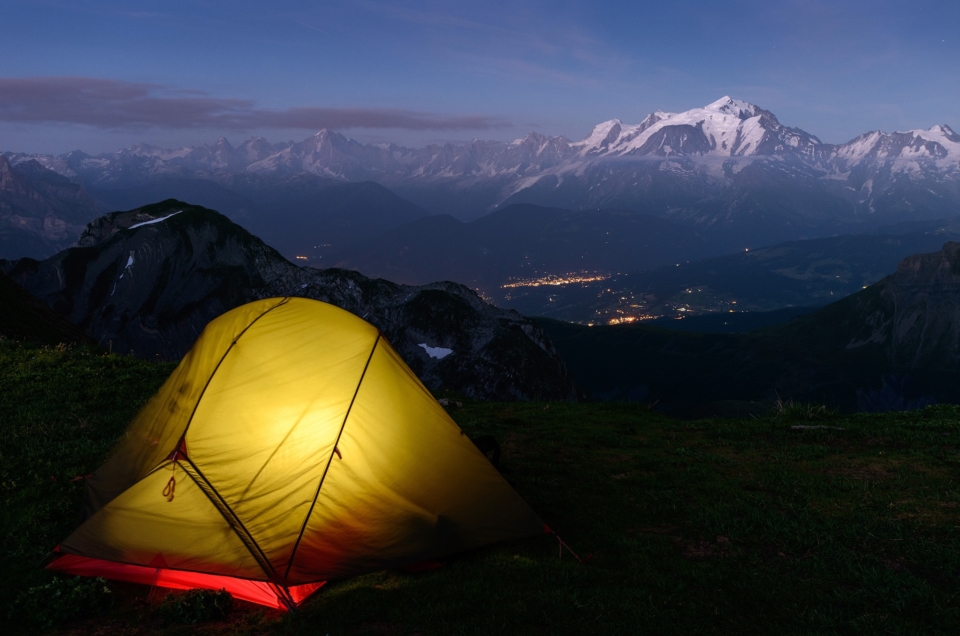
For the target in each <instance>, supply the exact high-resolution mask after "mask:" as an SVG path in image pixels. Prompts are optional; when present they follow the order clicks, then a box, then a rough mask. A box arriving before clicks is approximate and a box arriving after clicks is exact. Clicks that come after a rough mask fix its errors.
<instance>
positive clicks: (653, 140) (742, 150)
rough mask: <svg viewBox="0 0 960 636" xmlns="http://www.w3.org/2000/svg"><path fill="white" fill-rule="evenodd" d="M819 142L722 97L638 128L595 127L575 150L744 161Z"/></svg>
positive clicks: (614, 122)
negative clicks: (712, 156)
mask: <svg viewBox="0 0 960 636" xmlns="http://www.w3.org/2000/svg"><path fill="white" fill-rule="evenodd" d="M818 144H819V142H818V141H817V139H816V138H815V137H813V136H811V135H808V134H806V133H804V132H802V131H798V130H791V129H787V128H784V127H783V126H781V125H780V123H779V122H778V121H777V120H776V118H774V117H773V116H772V115H769V114H768V113H766V111H763V110H762V109H761V108H759V107H758V106H755V105H753V104H751V103H749V102H745V101H743V100H739V99H733V98H732V97H729V96H724V97H722V98H720V99H718V100H717V101H715V102H713V103H712V104H708V105H706V106H703V107H701V108H694V109H691V110H688V111H684V112H682V113H666V112H663V111H657V112H655V113H652V114H650V115H647V117H646V118H644V120H643V121H642V122H641V123H639V124H624V123H623V122H621V121H620V120H619V119H611V120H609V121H605V122H603V123H601V124H597V125H596V126H594V128H593V131H592V132H591V133H590V134H589V135H588V136H587V137H586V138H584V139H583V140H582V141H579V142H577V143H575V144H571V146H573V147H576V148H577V149H578V150H579V154H580V156H584V157H586V156H588V155H590V156H595V155H608V156H624V155H656V156H672V155H716V156H727V157H730V156H745V155H756V154H765V153H771V154H777V153H780V152H788V153H789V152H801V153H807V152H810V147H811V146H813V145H818Z"/></svg>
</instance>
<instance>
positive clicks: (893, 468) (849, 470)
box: [823, 461, 900, 481]
mask: <svg viewBox="0 0 960 636" xmlns="http://www.w3.org/2000/svg"><path fill="white" fill-rule="evenodd" d="M899 467H900V462H888V463H879V462H873V463H869V464H867V463H864V462H857V461H854V462H851V463H849V464H847V465H841V466H832V467H830V468H827V469H826V470H824V471H823V474H824V475H827V476H828V477H843V478H844V479H855V480H861V481H882V480H884V479H889V478H890V477H893V476H894V475H895V474H896V472H897V469H898V468H899Z"/></svg>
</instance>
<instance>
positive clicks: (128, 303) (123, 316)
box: [0, 200, 575, 399]
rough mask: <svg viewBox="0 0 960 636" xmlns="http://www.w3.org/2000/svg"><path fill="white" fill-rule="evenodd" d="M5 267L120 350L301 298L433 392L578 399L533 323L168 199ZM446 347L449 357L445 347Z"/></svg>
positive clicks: (157, 350)
mask: <svg viewBox="0 0 960 636" xmlns="http://www.w3.org/2000/svg"><path fill="white" fill-rule="evenodd" d="M0 269H2V270H3V271H4V272H5V273H6V274H8V275H9V276H10V277H11V278H12V279H13V280H15V281H16V282H17V283H19V284H20V285H21V286H23V287H24V288H25V289H27V290H28V291H29V292H31V293H33V294H34V295H35V296H37V297H38V298H40V299H41V300H43V301H44V302H45V303H46V304H47V305H49V306H50V307H51V308H53V309H54V311H56V312H57V313H59V314H60V315H62V316H65V317H66V318H68V319H69V320H70V321H71V322H72V323H74V324H76V325H78V326H79V327H81V328H82V329H84V331H86V333H88V334H89V335H90V336H91V337H92V338H93V339H94V340H96V341H97V342H99V343H101V345H103V346H105V347H109V348H112V349H113V350H114V351H120V352H131V353H133V354H135V355H138V356H140V357H145V358H159V359H178V358H179V357H180V356H182V355H183V354H184V353H185V352H186V351H187V350H189V348H190V346H191V345H192V344H193V342H194V340H195V339H196V337H197V336H198V335H199V333H200V331H201V330H202V329H203V327H204V326H205V325H206V324H207V323H208V322H209V321H210V320H212V319H213V318H215V317H216V316H218V315H220V314H222V313H223V312H225V311H228V310H229V309H232V308H233V307H236V306H238V305H241V304H243V303H246V302H250V301H252V300H256V299H260V298H268V297H274V296H302V297H306V298H313V299H316V300H321V301H324V302H329V303H331V304H334V305H337V306H338V307H341V308H343V309H346V310H348V311H350V312H352V313H354V314H356V315H358V316H361V317H362V318H364V319H366V320H367V321H369V322H371V323H372V324H374V325H375V326H377V327H378V328H379V329H380V330H381V331H382V332H383V333H384V335H385V336H386V338H387V339H388V340H389V341H390V343H391V344H392V345H393V346H394V348H396V349H397V351H398V353H400V355H401V356H402V357H403V358H404V360H405V361H406V362H407V364H408V365H410V367H411V368H412V369H413V370H414V372H415V373H417V375H418V376H419V377H420V379H421V380H422V381H423V382H424V384H426V385H427V386H428V387H430V388H431V389H440V390H454V391H459V392H462V393H464V394H466V395H469V396H472V397H477V398H482V399H573V398H574V397H575V393H574V390H573V386H572V382H571V381H570V379H569V376H568V375H567V372H566V369H565V367H564V364H563V362H562V361H561V359H560V357H559V355H558V354H557V353H556V350H555V349H554V348H553V345H552V344H551V342H550V340H549V338H548V337H547V336H546V334H545V333H544V332H543V330H542V329H541V328H540V327H539V326H538V325H537V324H536V323H534V322H533V321H531V320H529V319H527V318H525V317H523V316H521V315H520V314H518V313H516V312H513V311H507V310H502V309H498V308H496V307H493V306H491V305H488V304H486V303H485V302H483V301H482V300H481V299H480V298H478V297H477V295H476V294H475V293H474V292H472V291H471V290H469V289H467V288H466V287H463V286H462V285H457V284H455V283H448V282H441V283H434V284H431V285H423V286H419V287H412V286H405V285H397V284H394V283H391V282H388V281H385V280H381V279H376V280H372V279H369V278H366V277H364V276H362V275H360V274H358V273H356V272H349V271H345V270H336V269H328V270H317V269H313V268H300V267H297V266H295V265H293V264H292V263H290V262H289V261H287V260H286V259H284V258H283V257H282V256H281V255H280V254H279V253H277V252H276V251H275V250H273V249H272V248H271V247H269V246H267V245H266V244H264V243H263V242H262V241H261V240H259V239H258V238H256V237H254V236H253V235H251V234H249V233H248V232H247V231H246V230H244V229H243V228H241V227H240V226H238V225H236V224H234V223H232V222H231V221H229V220H228V219H227V218H226V217H224V216H222V215H220V214H218V213H217V212H214V211H212V210H208V209H205V208H200V207H197V206H191V205H189V204H185V203H182V202H180V201H175V200H169V201H164V202H162V203H159V204H155V205H151V206H147V207H144V208H140V209H137V210H132V211H129V212H116V213H112V214H108V215H106V216H104V217H101V218H98V219H97V220H95V221H94V222H92V223H90V224H89V225H88V226H87V228H86V229H85V230H84V232H83V233H82V235H81V237H80V239H79V241H78V244H77V247H74V248H70V249H67V250H64V251H62V252H60V253H58V254H56V255H55V256H53V257H51V258H49V259H47V260H44V261H36V260H33V259H20V260H18V261H0ZM446 350H449V351H450V352H449V353H446Z"/></svg>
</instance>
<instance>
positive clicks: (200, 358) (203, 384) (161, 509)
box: [48, 298, 545, 607]
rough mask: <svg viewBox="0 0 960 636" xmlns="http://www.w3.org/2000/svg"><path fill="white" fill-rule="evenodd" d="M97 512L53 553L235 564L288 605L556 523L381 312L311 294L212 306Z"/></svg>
mask: <svg viewBox="0 0 960 636" xmlns="http://www.w3.org/2000/svg"><path fill="white" fill-rule="evenodd" d="M84 515H85V520H84V522H83V523H82V524H81V526H80V527H79V528H78V529H77V530H76V531H75V532H74V533H73V534H71V535H70V536H69V537H67V539H65V540H64V541H63V543H62V544H61V545H60V546H59V556H58V557H57V558H56V559H55V560H54V561H53V562H52V563H51V564H50V565H49V566H48V567H50V568H53V569H60V570H64V571H77V568H79V567H81V565H78V564H80V563H83V564H86V565H83V566H82V567H85V568H87V569H91V568H92V569H97V568H99V570H98V571H102V572H105V573H104V574H99V575H102V576H109V577H111V578H120V579H125V580H136V581H138V582H144V581H145V580H146V579H145V578H144V577H146V574H144V572H143V571H141V569H142V568H146V569H147V570H149V572H152V573H153V574H151V575H150V576H152V577H153V578H152V579H150V580H151V581H153V583H152V584H155V585H166V584H167V583H168V582H169V583H170V584H171V586H173V587H177V586H179V585H185V584H186V583H184V581H188V582H191V586H193V587H211V586H215V587H216V588H217V589H219V588H220V587H227V586H225V585H223V581H224V580H225V579H231V581H235V583H232V584H231V585H233V587H235V588H236V589H238V590H239V591H238V593H237V594H235V596H237V597H238V598H245V599H246V600H252V601H253V602H264V600H263V599H267V601H268V602H264V604H267V605H272V606H282V607H290V606H292V605H295V604H296V603H298V602H301V601H302V600H303V598H305V597H306V595H305V594H303V591H304V590H306V589H308V587H305V586H311V585H312V586H315V587H314V588H309V589H311V590H312V589H316V587H318V586H319V585H320V584H322V582H324V581H327V580H329V579H333V578H343V577H348V576H353V575H357V574H362V573H366V572H371V571H376V570H380V569H384V568H392V567H404V566H409V565H412V564H416V563H420V562H424V561H429V560H433V559H437V558H439V557H443V556H446V555H449V554H452V553H455V552H458V551H461V550H465V549H469V548H475V547H479V546H482V545H486V544H489V543H492V542H496V541H501V540H505V539H513V538H520V537H526V536H534V535H538V534H542V533H543V532H544V528H545V526H544V524H543V522H542V521H541V520H540V519H539V518H538V517H537V515H536V514H535V513H534V512H533V511H532V510H531V509H530V507H529V506H528V505H527V504H526V503H525V502H524V501H523V500H522V499H521V498H520V496H519V495H518V494H517V493H516V492H515V491H514V490H513V489H512V488H511V487H510V486H509V484H507V482H506V481H505V480H504V479H503V477H502V476H501V475H500V474H499V473H498V472H497V471H496V470H495V469H494V468H493V466H491V465H490V463H489V462H488V461H487V460H486V458H485V457H484V456H483V455H482V454H481V453H480V452H479V451H478V450H477V448H476V447H475V446H474V445H473V443H472V442H471V441H470V440H469V438H467V436H466V435H464V434H463V432H462V431H461V430H460V429H459V427H458V426H457V425H456V424H455V423H454V422H453V420H451V419H450V417H449V416H448V415H447V413H446V412H445V411H444V409H443V408H442V407H441V406H440V405H439V404H438V403H437V401H436V400H435V399H434V398H433V396H432V395H431V394H430V392H429V391H428V390H427V389H426V388H425V387H424V386H423V384H422V383H421V382H420V381H419V380H418V379H417V377H416V376H415V375H414V374H413V372H412V371H411V370H410V369H409V367H407V365H406V364H405V363H404V362H403V360H402V359H401V358H400V356H399V355H398V354H397V353H396V352H395V351H394V350H393V348H392V347H391V346H390V344H389V343H388V342H387V341H386V340H385V339H384V338H383V337H382V336H381V334H380V333H379V332H378V330H377V329H376V328H375V327H373V326H372V325H370V324H368V323H367V322H365V321H363V320H361V319H360V318H358V317H356V316H354V315H352V314H350V313H349V312H346V311H344V310H342V309H339V308H336V307H334V306H332V305H328V304H325V303H321V302H318V301H313V300H308V299H303V298H282V299H281V298H272V299H266V300H261V301H257V302H254V303H250V304H248V305H244V306H242V307H239V308H237V309H234V310H232V311H230V312H227V313H226V314H224V315H222V316H220V317H219V318H217V319H216V320H214V321H212V322H211V323H210V324H209V325H208V326H207V328H206V329H205V330H204V331H203V333H202V334H201V335H200V337H199V339H198V340H197V342H196V344H195V345H194V347H193V348H192V349H191V351H190V352H189V353H188V354H187V355H186V356H185V357H184V359H183V360H182V361H181V363H180V365H179V366H178V367H177V369H176V370H175V371H174V372H173V374H172V375H171V376H170V378H169V379H168V380H167V381H166V382H165V383H164V385H163V386H162V387H161V388H160V390H159V391H158V393H157V394H156V395H155V396H154V397H153V399H151V401H150V402H149V403H148V404H147V405H146V406H145V407H144V409H143V410H142V411H141V412H140V413H139V414H138V415H137V417H136V418H135V419H134V421H133V423H132V424H131V426H130V427H129V429H128V431H127V433H126V434H125V436H124V437H123V439H122V440H121V442H120V443H119V444H118V446H117V448H116V450H115V451H114V453H113V455H112V456H111V457H110V458H109V459H108V460H107V461H106V463H104V465H103V466H102V467H101V468H100V469H98V470H97V471H96V472H95V473H94V474H93V475H92V476H91V478H90V479H88V481H87V493H86V498H85V503H84ZM67 557H69V559H67ZM80 558H82V559H84V560H83V561H82V562H81V561H77V560H76V559H80ZM65 559H67V560H65ZM111 563H112V564H114V565H109V566H107V565H103V564H111ZM91 564H100V565H96V567H94V566H93V565H91ZM121 565H122V566H123V567H120V566H121ZM131 568H132V569H131ZM71 569H72V570H71ZM191 577H192V578H191ZM147 578H149V577H147ZM251 586H252V587H251ZM227 589H228V590H231V588H230V587H227ZM244 590H245V591H244ZM251 590H253V591H251ZM257 590H259V591H257ZM293 590H300V591H301V593H299V594H294V592H293ZM231 593H232V590H231ZM241 594H245V595H246V596H241ZM264 595H266V596H264ZM257 598H260V599H261V600H256V599H257Z"/></svg>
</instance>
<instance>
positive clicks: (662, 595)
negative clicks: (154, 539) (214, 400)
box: [0, 343, 960, 634]
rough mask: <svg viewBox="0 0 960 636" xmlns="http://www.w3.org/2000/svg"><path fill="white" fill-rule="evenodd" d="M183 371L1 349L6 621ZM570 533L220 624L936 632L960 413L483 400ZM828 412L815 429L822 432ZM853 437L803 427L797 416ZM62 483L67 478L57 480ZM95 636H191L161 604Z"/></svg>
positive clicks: (943, 600)
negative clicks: (705, 411)
mask: <svg viewBox="0 0 960 636" xmlns="http://www.w3.org/2000/svg"><path fill="white" fill-rule="evenodd" d="M168 371H169V366H166V367H162V366H160V367H158V366H154V365H151V364H149V363H145V362H141V361H136V360H132V359H128V358H122V357H118V356H103V355H101V354H94V353H85V352H83V351H66V352H58V351H56V350H44V349H28V348H23V347H20V346H14V345H11V344H9V343H0V386H2V387H3V391H2V392H0V413H2V415H0V418H2V419H0V426H2V430H3V432H4V435H3V436H2V437H0V460H2V461H0V471H2V479H0V482H2V490H0V492H2V496H3V505H4V510H5V514H4V515H3V516H0V524H2V525H0V527H2V533H3V537H4V558H3V563H4V566H3V567H4V574H5V575H6V576H3V577H0V585H2V586H3V588H2V590H0V603H2V604H3V607H0V612H2V614H0V620H2V619H3V617H4V616H5V615H6V612H7V610H8V608H9V607H10V605H11V603H12V602H13V601H14V599H15V598H16V596H17V594H18V593H19V592H20V591H21V590H23V589H25V588H27V587H29V586H31V585H36V584H38V583H39V582H43V581H45V580H48V579H49V578H50V577H51V575H50V574H48V573H46V572H44V571H40V570H38V569H37V568H36V563H37V562H38V561H39V559H40V558H41V557H42V556H43V554H44V553H45V552H46V550H48V549H49V548H50V547H51V546H52V545H54V544H55V543H56V541H57V540H58V539H59V538H61V537H62V536H64V535H65V534H66V533H67V532H69V530H70V529H71V527H72V525H73V521H74V518H75V515H76V511H77V510H78V507H79V501H80V495H81V490H82V487H81V485H80V482H75V483H72V482H70V481H69V480H70V479H71V478H73V477H74V476H76V475H81V474H85V473H86V472H89V471H90V470H92V469H93V468H95V467H96V465H97V464H98V463H99V462H100V461H101V460H102V458H103V456H104V455H105V454H106V452H107V450H108V446H109V443H110V440H112V439H113V438H114V437H115V436H116V435H117V434H118V433H119V432H120V431H121V430H122V428H123V423H124V422H125V421H127V420H128V419H129V418H130V417H131V416H132V414H133V413H134V411H135V410H136V408H137V407H138V405H140V404H142V403H143V402H144V401H145V399H146V398H147V397H148V396H149V395H150V394H151V392H152V391H153V390H154V389H155V388H156V387H157V386H158V385H159V383H160V382H161V381H162V379H163V377H164V376H165V374H166V373H167V372H168ZM452 414H453V416H454V418H455V419H456V420H457V421H458V422H459V423H460V424H461V426H463V428H464V429H465V430H466V431H467V432H468V433H470V434H494V435H495V436H497V437H498V439H500V440H501V441H502V442H503V446H504V457H503V465H504V473H505V476H506V477H507V479H509V480H510V481H511V483H513V484H514V485H515V487H516V488H517V490H518V491H519V492H520V493H521V494H522V495H523V496H524V497H525V498H526V499H527V500H528V501H529V502H530V504H531V505H532V506H533V507H534V508H535V509H536V510H537V511H539V512H540V514H541V516H542V517H543V518H544V520H545V521H547V522H548V523H549V524H550V525H551V526H552V527H553V528H554V529H555V530H557V531H558V532H559V533H560V534H561V536H563V537H564V539H565V540H566V541H567V543H569V544H570V545H571V547H572V548H573V549H574V550H576V551H577V552H578V553H579V554H580V555H581V557H584V558H585V557H586V556H587V555H592V556H590V558H589V560H588V562H587V563H586V564H585V565H580V564H578V563H576V561H574V560H573V559H572V558H571V557H570V555H569V554H568V553H564V554H563V558H562V559H558V558H557V547H558V546H557V543H556V540H555V539H553V538H552V537H548V536H545V537H542V538H539V539H532V540H527V541H519V542H513V543H509V544H504V545H499V546H493V547H490V548H486V549H482V550H479V551H476V552H473V553H470V554H466V555H461V556H459V557H456V558H452V559H449V560H447V562H446V563H445V566H444V567H443V568H441V569H440V570H436V571H433V572H427V573H421V574H404V573H395V572H381V573H375V574H371V575H368V576H364V577H358V578H355V579H351V580H348V581H344V582H339V583H333V584H331V585H330V586H328V587H327V588H326V589H325V590H323V591H321V593H319V594H318V595H317V596H315V597H314V598H313V599H312V600H311V601H309V602H308V603H307V605H306V606H305V608H304V611H303V612H302V613H301V614H300V615H299V616H295V617H290V616H287V617H284V616H281V615H280V614H279V613H274V612H265V611H263V610H260V609H256V608H252V607H250V606H245V605H241V607H239V608H238V609H237V610H236V611H235V612H234V613H233V615H232V617H231V618H230V619H229V620H227V621H225V622H215V623H208V624H206V625H205V626H203V627H202V629H203V630H204V631H206V632H207V633H218V634H219V633H231V634H236V633H261V632H282V633H320V634H324V633H329V634H409V633H424V634H426V633H432V634H458V633H464V634H465V633H495V634H506V633H524V634H529V633H532V634H563V633H571V634H581V633H611V634H617V633H621V634H634V633H655V634H692V633H704V634H708V633H763V634H766V633H778V634H812V633H818V634H819V633H877V634H880V633H925V634H954V633H957V631H958V629H960V586H958V575H960V508H958V505H960V494H958V493H960V488H958V485H957V482H956V479H957V477H956V475H957V474H958V473H957V469H958V468H960V455H958V450H957V449H958V447H960V409H957V408H955V407H936V408H933V409H928V410H925V411H921V412H914V413H905V414H891V415H883V416H877V415H871V416H851V417H844V418H840V417H826V418H824V417H823V416H822V415H818V414H813V415H812V416H811V415H810V414H809V413H806V412H802V411H801V410H800V409H796V410H795V411H793V412H788V413H787V414H785V415H783V416H781V417H780V418H773V417H770V418H766V419H759V420H755V419H748V420H713V421H697V422H689V421H688V422H682V421H677V420H672V419H668V418H665V417H663V416H661V415H658V414H655V413H652V412H650V411H648V410H645V409H644V408H642V407H639V406H635V405H624V404H600V405H597V404H572V405H571V404H549V405H547V404H536V403H529V404H490V403H467V404H466V405H465V406H464V408H462V409H452ZM810 417H813V418H814V421H810ZM797 424H804V425H810V424H813V425H826V426H830V427H838V428H840V429H843V430H837V428H825V429H803V430H796V429H792V428H791V426H792V425H797ZM51 476H52V477H54V478H55V479H56V481H53V480H51ZM114 588H115V590H117V592H118V596H119V598H120V602H119V603H118V604H117V605H116V606H115V608H114V609H113V610H111V611H110V612H108V613H107V614H106V615H104V616H100V617H98V618H96V619H86V620H85V621H81V622H78V623H74V624H68V625H65V626H64V627H65V628H67V629H72V630H75V631H77V632H84V633H85V632H91V631H96V630H107V631H109V632H110V633H133V632H137V633H144V632H149V633H152V632H163V633H188V632H189V630H190V629H193V628H189V629H188V628H186V627H182V626H176V625H165V624H164V623H163V622H162V621H160V620H159V619H158V618H157V613H156V607H157V604H158V602H159V601H158V599H157V596H158V595H156V594H153V595H149V594H148V592H149V590H148V589H146V588H142V587H138V586H124V585H121V584H116V585H114Z"/></svg>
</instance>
